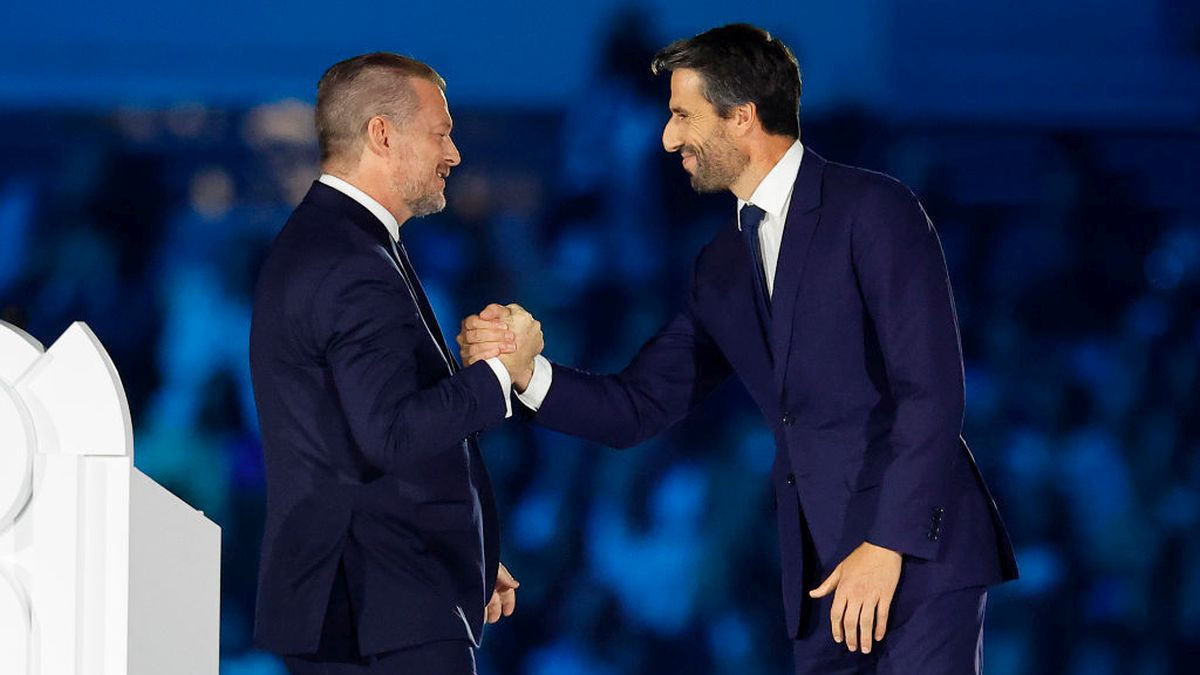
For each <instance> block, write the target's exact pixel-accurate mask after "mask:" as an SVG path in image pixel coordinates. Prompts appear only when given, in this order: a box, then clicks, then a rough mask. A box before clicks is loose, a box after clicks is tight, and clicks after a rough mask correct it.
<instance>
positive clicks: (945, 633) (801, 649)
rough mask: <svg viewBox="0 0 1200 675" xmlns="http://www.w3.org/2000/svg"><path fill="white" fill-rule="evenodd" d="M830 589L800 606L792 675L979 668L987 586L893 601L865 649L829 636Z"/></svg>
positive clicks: (941, 673)
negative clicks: (882, 627)
mask: <svg viewBox="0 0 1200 675" xmlns="http://www.w3.org/2000/svg"><path fill="white" fill-rule="evenodd" d="M833 595H834V594H832V593H831V594H829V595H828V596H826V597H824V598H822V599H821V601H820V602H819V603H818V604H817V605H816V606H814V607H812V608H811V609H812V611H809V612H806V616H805V620H804V625H803V626H802V627H801V629H800V639H797V640H795V641H794V643H793V650H792V651H793V656H794V657H795V663H796V674H797V675H808V674H809V673H820V674H821V675H826V674H844V675H849V674H850V673H854V674H874V675H911V674H914V673H919V674H920V675H971V674H974V675H978V674H979V673H980V672H981V671H982V667H983V664H982V658H983V614H984V608H985V607H986V605H987V589H986V588H984V587H982V586H977V587H973V588H965V589H961V590H956V591H949V592H947V593H942V594H939V595H935V596H933V597H930V598H927V599H925V600H923V601H917V602H913V601H909V602H907V603H905V604H903V605H893V607H892V610H891V616H890V618H889V620H888V624H889V625H888V629H887V634H886V635H885V636H884V638H883V641H882V642H878V643H874V646H873V647H872V649H871V653H870V654H863V653H861V652H851V651H849V650H848V649H846V645H845V642H844V641H843V642H842V643H841V644H838V643H837V642H834V641H833V632H832V630H831V628H830V625H829V611H830V608H831V606H832V604H833Z"/></svg>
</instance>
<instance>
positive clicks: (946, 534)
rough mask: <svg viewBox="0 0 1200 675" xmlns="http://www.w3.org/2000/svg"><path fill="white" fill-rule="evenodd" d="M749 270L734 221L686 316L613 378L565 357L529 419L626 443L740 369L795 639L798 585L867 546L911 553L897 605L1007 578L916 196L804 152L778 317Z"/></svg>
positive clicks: (1005, 555)
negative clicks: (771, 453) (764, 317)
mask: <svg viewBox="0 0 1200 675" xmlns="http://www.w3.org/2000/svg"><path fill="white" fill-rule="evenodd" d="M752 269H753V267H752V262H751V258H750V253H749V251H748V249H747V247H746V244H745V241H744V240H743V238H742V236H741V233H740V232H739V231H738V229H737V224H736V221H734V220H732V219H731V220H730V222H729V223H728V224H727V225H726V226H725V227H723V228H722V229H721V230H720V231H719V232H718V233H717V235H716V237H714V238H713V240H712V241H711V242H709V243H708V244H707V245H706V246H705V247H704V249H703V250H702V251H701V252H700V255H699V257H698V258H697V259H696V263H695V268H694V270H693V278H692V285H691V295H690V298H689V299H688V302H687V305H686V308H685V309H684V311H683V312H682V313H680V314H679V315H678V316H676V317H675V318H674V319H673V320H671V321H670V322H669V323H668V324H667V325H666V326H665V327H664V328H663V329H662V331H660V332H659V333H658V335H656V336H654V337H653V338H652V339H651V340H650V341H649V342H648V343H646V345H645V346H644V347H643V348H642V350H641V352H639V353H638V355H637V356H636V358H634V360H633V362H632V363H631V364H630V365H629V366H628V367H627V368H626V369H625V370H624V371H622V372H621V373H619V374H616V375H605V376H601V375H593V374H589V373H584V372H581V371H577V370H573V369H570V368H567V367H564V366H561V365H557V364H555V365H554V371H553V374H554V380H553V384H552V386H551V387H550V390H549V393H548V394H547V396H546V399H545V400H544V402H543V403H542V406H541V408H540V409H539V410H538V412H537V413H536V415H535V416H534V420H535V421H536V422H537V423H540V424H541V425H544V426H546V427H549V428H551V429H556V430H559V431H563V432H566V433H569V434H573V435H578V436H583V437H586V438H590V439H593V440H596V441H599V442H602V443H606V444H609V445H613V446H617V447H627V446H630V445H633V444H636V443H638V442H640V441H642V440H644V439H646V438H648V437H649V436H651V435H653V434H656V433H658V432H659V431H662V430H663V429H665V428H666V427H667V426H669V425H671V424H673V423H674V422H676V421H677V420H679V419H680V418H681V417H683V416H684V415H685V414H686V413H687V412H688V410H689V409H690V408H692V407H693V406H694V405H695V404H696V403H697V402H698V401H699V400H700V399H701V398H702V397H703V396H704V395H705V394H707V393H708V392H709V391H711V390H712V389H713V388H714V387H715V386H716V385H717V384H719V383H720V382H722V381H723V380H724V379H726V377H727V376H728V375H729V374H731V373H734V374H736V375H737V376H738V378H739V379H741V381H742V383H743V384H744V385H745V386H746V388H747V389H748V390H749V392H750V395H751V397H752V398H753V399H754V401H755V402H756V403H757V405H758V407H759V409H760V410H761V411H762V414H763V416H764V417H765V418H766V420H767V423H768V424H769V425H770V427H771V429H772V431H773V432H774V435H775V441H776V444H777V453H776V461H775V466H774V470H773V472H772V483H773V484H774V488H775V497H776V506H777V514H778V515H777V517H778V526H779V541H780V549H781V553H782V563H783V597H784V605H785V610H786V613H787V625H788V631H789V634H790V635H792V636H795V635H796V634H797V631H798V627H799V625H800V622H799V619H800V612H801V610H802V608H803V607H804V603H805V599H806V598H807V595H806V591H807V590H808V589H811V588H815V587H816V585H817V584H818V583H820V581H821V580H823V579H824V577H825V575H826V574H828V573H829V572H830V571H832V569H833V567H834V566H836V565H837V563H839V562H840V561H841V560H842V559H843V558H845V556H846V555H847V554H849V553H850V552H851V551H852V550H853V549H854V548H855V547H857V546H858V545H859V544H861V543H862V542H863V541H870V542H872V543H874V544H877V545H879V546H884V547H887V548H890V549H893V550H896V551H899V552H900V553H902V554H904V556H905V563H904V570H903V573H902V576H901V582H900V587H899V588H898V590H897V597H896V602H907V601H910V600H911V599H920V598H924V597H928V596H929V595H930V594H932V593H935V592H938V591H942V590H951V589H956V588H964V587H968V586H976V585H987V584H993V583H997V582H1000V581H1003V580H1007V579H1012V578H1015V577H1016V574H1017V570H1016V563H1015V561H1014V559H1013V554H1012V548H1011V546H1010V544H1009V541H1008V535H1007V533H1006V531H1005V529H1004V525H1003V524H1002V522H1001V520H1000V517H999V515H998V514H997V512H996V506H995V503H994V502H993V501H992V498H991V496H990V495H989V493H988V490H987V487H986V486H985V485H984V482H983V479H982V478H981V477H980V475H979V472H978V470H977V468H976V466H975V462H974V459H973V458H972V456H971V453H970V451H969V450H968V449H967V446H966V444H965V442H963V440H962V438H961V436H960V431H961V427H962V417H963V371H962V358H961V355H960V350H959V340H958V326H957V319H956V317H955V310H954V301H953V296H952V294H951V291H950V284H949V280H948V277H947V274H946V268H945V262H944V260H943V257H942V250H941V245H940V243H939V241H938V238H937V234H936V233H935V231H934V229H933V225H932V224H931V223H930V222H929V220H928V218H927V217H926V215H925V212H924V210H923V209H922V208H921V205H920V203H919V202H918V201H917V199H916V198H915V197H914V196H913V194H912V192H910V191H909V190H908V188H906V187H905V186H904V185H902V184H900V183H899V182H897V181H895V180H894V179H892V178H889V177H887V176H884V175H881V174H877V173H873V172H869V171H865V170H862V169H857V168H853V167H848V166H843V165H840V164H834V163H829V162H826V161H825V160H824V159H822V158H821V157H820V156H819V155H817V154H816V153H814V152H812V151H811V150H806V151H805V155H804V159H803V161H802V163H801V168H800V171H799V174H798V176H797V178H796V183H795V187H794V189H793V192H792V200H791V204H790V207H789V210H788V214H787V222H786V226H785V229H784V235H783V242H782V244H781V250H780V254H779V264H778V268H777V269H778V271H777V272H776V277H775V287H774V294H773V299H772V313H771V318H770V320H769V322H768V325H762V324H761V323H760V319H759V312H758V311H756V307H755V300H754V297H755V296H754V293H755V287H754V283H755V282H754V279H753V277H752V276H751V273H752V272H751V270H752ZM760 327H761V329H760Z"/></svg>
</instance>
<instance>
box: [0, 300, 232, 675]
mask: <svg viewBox="0 0 1200 675" xmlns="http://www.w3.org/2000/svg"><path fill="white" fill-rule="evenodd" d="M220 550H221V531H220V528H219V527H217V525H216V524H214V523H213V522H212V521H210V520H208V519H207V518H205V517H204V516H203V514H201V513H200V512H199V511H196V510H194V509H192V508H190V507H189V506H188V505H187V504H185V503H183V502H182V501H181V500H180V499H178V498H177V497H175V496H174V495H172V494H171V493H170V492H168V491H166V490H165V489H163V488H162V487H161V486H160V485H158V484H157V483H155V482H154V481H152V480H150V479H149V478H147V477H146V476H145V475H144V474H142V473H141V472H140V471H138V470H137V469H136V468H134V466H133V431H132V425H131V423H130V418H129V406H128V403H127V402H126V399H125V390H124V388H123V387H122V386H121V379H120V376H119V375H118V374H117V370H116V368H114V367H113V363H112V360H111V359H109V357H108V354H107V353H106V352H105V351H104V348H103V347H102V346H101V345H100V342H99V340H97V339H96V336H95V335H94V334H93V333H92V331H91V330H90V329H89V328H88V327H87V325H85V324H83V323H75V324H73V325H72V326H71V327H70V328H68V329H67V331H66V332H65V333H63V335H62V336H61V337H60V338H59V339H58V341H56V342H55V343H54V344H53V345H51V346H50V348H49V349H43V348H42V345H41V344H40V343H38V342H37V341H36V340H34V339H33V338H32V337H30V336H29V335H27V334H25V333H24V332H22V331H20V330H18V329H16V328H14V327H13V326H11V325H9V324H6V323H4V322H0V673H3V674H4V675H10V674H11V675H193V674H195V675H216V673H217V669H218V629H219V616H218V614H219V609H220Z"/></svg>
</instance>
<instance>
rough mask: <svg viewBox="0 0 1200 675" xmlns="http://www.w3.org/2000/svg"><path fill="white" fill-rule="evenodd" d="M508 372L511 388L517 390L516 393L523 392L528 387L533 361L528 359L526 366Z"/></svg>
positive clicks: (531, 375) (531, 377)
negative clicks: (510, 378)
mask: <svg viewBox="0 0 1200 675" xmlns="http://www.w3.org/2000/svg"><path fill="white" fill-rule="evenodd" d="M510 374H511V375H512V383H513V388H514V389H516V390H517V393H518V394H523V393H525V390H526V389H527V388H529V382H530V380H532V379H533V362H532V361H530V362H529V365H528V366H526V367H524V368H521V369H519V370H517V371H515V372H513V373H510Z"/></svg>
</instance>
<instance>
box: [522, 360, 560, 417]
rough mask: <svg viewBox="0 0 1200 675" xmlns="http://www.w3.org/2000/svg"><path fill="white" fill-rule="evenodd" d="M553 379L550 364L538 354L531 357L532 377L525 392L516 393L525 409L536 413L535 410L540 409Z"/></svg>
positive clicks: (552, 370)
mask: <svg viewBox="0 0 1200 675" xmlns="http://www.w3.org/2000/svg"><path fill="white" fill-rule="evenodd" d="M553 379H554V369H553V368H552V367H551V366H550V362H549V361H547V360H546V357H544V356H542V355H541V354H538V355H537V356H535V357H533V377H531V378H529V386H528V387H525V391H519V392H517V398H519V399H521V403H523V404H525V407H526V408H529V409H530V410H532V411H534V412H537V409H538V408H540V407H542V401H545V400H546V394H548V393H549V392H550V383H551V381H552V380H553Z"/></svg>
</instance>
